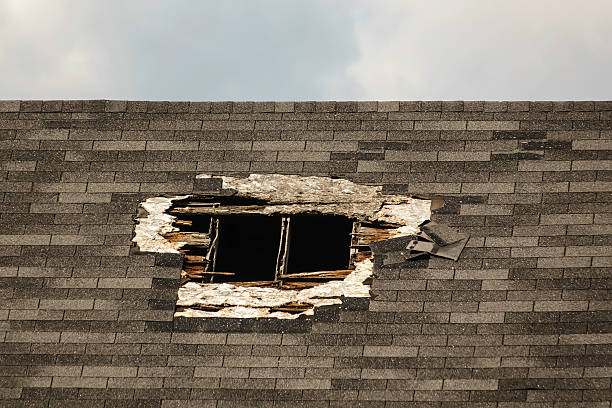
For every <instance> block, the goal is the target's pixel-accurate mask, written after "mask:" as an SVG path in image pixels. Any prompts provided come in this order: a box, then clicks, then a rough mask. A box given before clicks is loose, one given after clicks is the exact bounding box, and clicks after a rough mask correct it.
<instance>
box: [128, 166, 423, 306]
mask: <svg viewBox="0 0 612 408" xmlns="http://www.w3.org/2000/svg"><path fill="white" fill-rule="evenodd" d="M211 177H212V176H209V175H199V176H197V178H211ZM215 178H216V177H215ZM218 178H220V179H222V186H223V191H222V194H219V195H215V194H193V195H181V196H174V197H153V198H149V199H147V200H146V201H144V202H143V203H142V204H141V205H142V208H143V209H144V210H145V212H146V214H144V216H143V217H139V218H138V225H137V226H136V234H135V237H134V239H133V241H134V243H135V244H136V245H137V246H138V247H139V248H140V250H141V251H150V252H169V253H183V254H185V262H184V267H183V273H182V277H183V282H184V284H182V285H181V287H180V288H179V299H178V302H177V311H176V313H175V316H184V317H236V318H249V317H256V318H257V317H276V318H296V317H298V316H299V315H302V314H304V315H312V314H313V313H314V308H315V307H319V306H326V305H333V304H341V302H342V301H341V298H342V297H369V296H370V286H369V283H370V281H371V277H372V273H373V252H372V250H371V248H370V246H369V245H370V244H371V243H374V242H380V241H384V240H387V239H390V238H398V237H403V236H409V235H414V234H416V233H417V232H418V231H419V224H421V223H422V222H424V221H426V220H428V219H429V218H430V208H431V206H430V201H429V200H421V199H416V198H413V197H410V196H404V195H386V194H383V193H382V187H380V186H364V185H358V184H355V183H352V182H350V181H348V180H343V179H332V178H327V177H301V176H296V175H278V174H267V175H263V174H251V175H250V176H249V177H247V178H235V177H218ZM185 214H188V215H189V216H194V215H198V214H200V215H205V216H210V217H211V218H210V227H209V228H208V229H207V230H206V231H205V232H199V231H189V229H193V228H192V227H193V225H192V223H191V221H190V220H188V219H186V218H185V217H183V215H185ZM304 214H310V215H334V216H338V215H340V216H344V217H346V218H347V219H349V220H352V233H351V239H350V248H349V249H348V250H347V253H349V254H350V255H349V256H350V262H349V267H348V268H347V269H342V270H331V271H330V270H326V271H316V272H305V273H287V272H286V262H285V256H286V254H287V251H288V243H289V240H288V238H287V236H288V234H289V230H290V229H291V223H290V216H292V215H293V216H297V215H304ZM227 215H271V216H282V217H283V218H282V220H283V221H282V229H281V230H280V231H279V232H280V234H281V245H280V246H279V251H278V261H277V269H276V271H272V272H273V273H274V274H275V275H274V277H275V278H274V281H263V282H248V281H245V282H225V283H215V282H214V279H213V277H214V275H216V274H228V272H223V271H220V272H216V271H214V268H211V263H212V262H214V256H215V254H216V242H217V238H218V234H219V231H218V218H217V217H220V216H227ZM215 222H216V223H217V224H215ZM322 233H325V231H322ZM283 237H284V238H283ZM194 248H197V249H198V251H199V252H197V253H198V254H197V255H196V254H195V253H196V251H194ZM312 252H313V256H317V252H316V242H313V248H312Z"/></svg>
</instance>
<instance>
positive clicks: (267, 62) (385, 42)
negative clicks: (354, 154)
mask: <svg viewBox="0 0 612 408" xmlns="http://www.w3.org/2000/svg"><path fill="white" fill-rule="evenodd" d="M611 21H612V1H610V0H580V1H578V0H577V1H570V0H512V1H508V0H446V1H444V0H422V1H417V0H369V1H366V0H348V1H341V0H321V1H303V0H243V1H239V0H218V1H207V0H173V1H170V0H166V1H162V0H104V1H99V0H0V72H1V73H2V75H0V99H69V98H78V99H148V100H398V99H399V100H439V99H442V100H457V99H462V100H482V99H486V100H500V99H503V100H568V99H569V100H593V99H606V100H609V99H611V98H612V76H611V74H610V73H611V72H612V44H611V43H612V24H611V23H610V22H611Z"/></svg>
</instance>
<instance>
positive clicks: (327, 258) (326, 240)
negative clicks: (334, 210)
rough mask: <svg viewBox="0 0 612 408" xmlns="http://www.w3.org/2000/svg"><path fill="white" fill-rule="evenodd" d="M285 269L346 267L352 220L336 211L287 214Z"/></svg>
mask: <svg viewBox="0 0 612 408" xmlns="http://www.w3.org/2000/svg"><path fill="white" fill-rule="evenodd" d="M290 230H291V235H290V240H289V263H288V265H287V273H299V272H316V271H333V270H339V269H348V265H349V256H350V244H351V232H352V230H353V220H351V219H349V218H346V217H343V216H338V215H298V216H291V229H290Z"/></svg>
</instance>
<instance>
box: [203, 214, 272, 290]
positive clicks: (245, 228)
mask: <svg viewBox="0 0 612 408" xmlns="http://www.w3.org/2000/svg"><path fill="white" fill-rule="evenodd" d="M280 230H281V217H280V216H265V215H231V216H222V217H219V241H218V250H217V251H218V252H217V257H216V262H215V271H218V272H234V273H235V275H233V276H223V275H216V276H215V282H231V281H271V280H274V269H275V267H276V257H277V255H278V247H279V243H280Z"/></svg>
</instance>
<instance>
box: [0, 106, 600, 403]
mask: <svg viewBox="0 0 612 408" xmlns="http://www.w3.org/2000/svg"><path fill="white" fill-rule="evenodd" d="M611 148H612V102H460V101H459V102H295V103H294V102H145V101H140V102H137V101H127V102H126V101H0V163H1V164H0V231H1V232H0V295H1V296H0V304H1V305H2V306H1V307H0V319H1V322H0V324H1V325H2V329H1V330H2V331H0V338H1V339H2V340H3V342H2V343H1V344H0V405H2V406H5V407H47V406H49V407H58V406H61V407H70V406H75V407H76V406H79V407H80V406H84V405H86V406H89V407H110V406H121V407H136V406H139V407H144V406H146V407H164V408H171V407H172V408H175V407H176V408H178V407H192V406H193V407H195V406H198V407H219V408H220V407H232V408H235V407H254V406H265V407H270V406H275V407H284V406H291V407H292V408H296V407H300V406H305V407H306V406H307V407H346V406H350V407H410V406H414V407H463V406H469V407H483V408H484V407H499V408H515V407H534V408H535V407H539V408H545V407H546V408H562V407H587V406H588V407H589V408H595V407H609V406H610V399H611V395H610V392H611V391H610V384H611V383H610V377H611V374H612V362H611V361H610V359H611V355H612V354H611V353H610V343H612V333H611V328H610V308H611V303H610V292H609V288H610V267H611V266H612V243H611V239H610V236H611V235H610V234H611V233H612V226H611V224H612V218H611V216H610V210H611V206H610V199H611V192H612V181H611V174H612V172H611V170H612V157H611V156H610V150H611ZM200 173H209V174H216V175H228V176H240V177H244V176H247V175H248V174H249V173H282V174H299V175H304V176H309V175H318V176H334V177H341V178H346V179H349V180H351V181H353V182H356V183H360V184H369V185H382V186H383V192H384V193H385V194H399V193H401V194H405V195H415V196H418V197H421V198H433V197H440V198H442V199H443V200H444V206H442V207H441V208H439V209H437V210H435V211H434V212H433V214H432V221H434V222H436V223H438V224H445V225H449V226H451V227H455V228H457V230H458V231H460V232H461V233H465V234H468V235H469V237H470V238H469V242H468V243H467V246H466V247H465V249H464V250H463V252H462V254H461V257H460V259H459V260H458V261H457V262H455V261H453V260H452V259H444V258H439V257H431V258H427V259H421V260H408V261H406V262H405V263H401V264H395V265H391V266H383V265H382V264H380V263H379V264H376V269H375V272H374V273H375V277H374V280H373V282H372V290H371V293H372V297H371V298H345V299H344V301H343V304H342V305H341V306H329V307H322V308H318V309H316V311H315V314H314V316H305V317H300V318H299V319H292V320H279V319H222V318H176V317H174V309H175V304H176V298H177V290H178V286H179V278H180V272H181V265H182V257H181V255H180V254H155V253H135V252H134V251H131V240H132V234H133V232H134V218H135V217H136V215H137V209H138V204H139V203H140V202H141V201H143V200H145V199H147V198H149V197H153V196H159V195H164V194H167V195H175V194H190V193H192V192H193V189H194V180H195V176H196V175H197V174H200ZM105 404H106V405H105Z"/></svg>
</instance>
